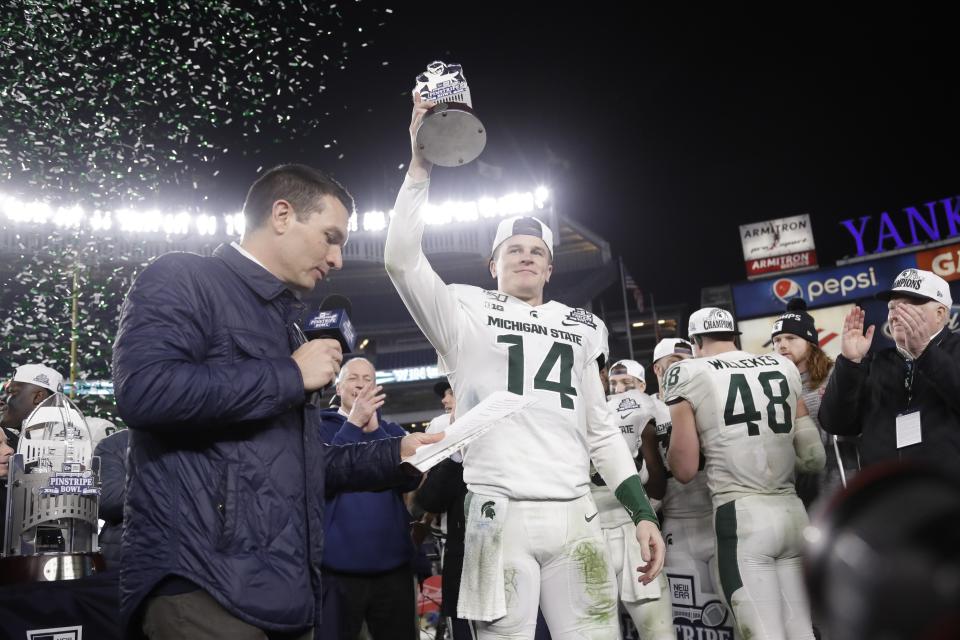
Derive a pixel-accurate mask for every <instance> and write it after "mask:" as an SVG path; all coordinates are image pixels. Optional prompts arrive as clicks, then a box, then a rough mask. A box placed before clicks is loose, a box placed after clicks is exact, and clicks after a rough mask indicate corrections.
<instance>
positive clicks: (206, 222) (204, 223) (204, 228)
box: [196, 214, 217, 236]
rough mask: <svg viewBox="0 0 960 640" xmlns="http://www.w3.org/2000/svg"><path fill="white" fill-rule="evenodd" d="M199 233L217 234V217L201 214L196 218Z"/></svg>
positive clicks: (204, 234)
mask: <svg viewBox="0 0 960 640" xmlns="http://www.w3.org/2000/svg"><path fill="white" fill-rule="evenodd" d="M196 228H197V233H199V234H200V235H202V236H213V235H216V234H217V217H216V216H208V215H202V214H201V215H199V216H197V219H196Z"/></svg>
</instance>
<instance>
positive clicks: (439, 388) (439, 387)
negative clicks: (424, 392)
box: [433, 378, 451, 398]
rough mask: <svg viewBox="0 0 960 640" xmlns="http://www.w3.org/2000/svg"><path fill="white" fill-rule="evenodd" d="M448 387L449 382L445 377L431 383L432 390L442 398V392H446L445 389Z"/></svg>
mask: <svg viewBox="0 0 960 640" xmlns="http://www.w3.org/2000/svg"><path fill="white" fill-rule="evenodd" d="M450 388H451V387H450V383H449V382H448V381H447V379H446V378H444V379H443V380H441V381H440V382H438V383H437V384H435V385H433V392H434V393H435V394H437V395H438V396H440V397H441V398H442V397H443V396H444V394H445V393H446V392H447V389H450Z"/></svg>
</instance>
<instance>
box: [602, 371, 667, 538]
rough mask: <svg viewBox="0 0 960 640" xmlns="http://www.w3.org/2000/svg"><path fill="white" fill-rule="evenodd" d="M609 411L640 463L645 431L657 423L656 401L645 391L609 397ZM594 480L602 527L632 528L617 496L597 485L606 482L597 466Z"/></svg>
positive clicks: (606, 488) (631, 451)
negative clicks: (648, 426) (641, 444)
mask: <svg viewBox="0 0 960 640" xmlns="http://www.w3.org/2000/svg"><path fill="white" fill-rule="evenodd" d="M607 407H609V409H610V411H611V413H612V414H613V419H614V421H615V423H616V425H617V427H618V428H619V429H620V435H621V436H623V439H624V441H626V443H627V449H629V450H630V455H631V456H633V458H634V459H636V458H637V456H639V455H640V435H641V434H642V433H643V428H644V427H645V426H647V423H649V422H650V421H651V420H653V411H654V407H653V401H652V400H651V398H650V396H648V395H647V394H645V393H643V392H642V391H639V390H637V389H631V390H629V391H625V392H623V393H615V394H613V395H612V396H609V397H608V398H607ZM590 476H591V478H593V481H592V482H591V483H590V491H591V493H593V501H594V502H595V503H596V505H597V510H598V511H599V512H600V526H601V527H603V528H604V529H610V528H613V527H620V526H623V525H625V524H630V523H631V522H632V521H631V519H630V514H628V513H627V511H626V509H624V508H623V505H621V504H620V502H619V501H618V500H617V498H616V496H614V495H613V491H611V490H610V487H608V486H607V485H606V483H604V484H602V485H600V484H597V480H601V481H602V479H600V478H597V476H596V470H595V469H594V468H593V465H591V466H590Z"/></svg>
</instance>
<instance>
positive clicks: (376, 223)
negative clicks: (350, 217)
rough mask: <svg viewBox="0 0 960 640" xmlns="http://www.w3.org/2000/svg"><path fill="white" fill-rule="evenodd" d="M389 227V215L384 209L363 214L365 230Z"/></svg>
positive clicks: (380, 229)
mask: <svg viewBox="0 0 960 640" xmlns="http://www.w3.org/2000/svg"><path fill="white" fill-rule="evenodd" d="M386 228H387V216H386V215H385V214H384V213H383V211H367V212H366V213H365V214H363V230H364V231H383V230H384V229H386Z"/></svg>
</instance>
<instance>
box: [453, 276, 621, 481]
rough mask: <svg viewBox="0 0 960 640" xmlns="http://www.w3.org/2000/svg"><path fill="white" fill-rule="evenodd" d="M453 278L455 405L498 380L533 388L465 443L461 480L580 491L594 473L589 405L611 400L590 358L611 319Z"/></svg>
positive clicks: (468, 402) (513, 387)
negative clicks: (501, 420) (520, 405)
mask: <svg viewBox="0 0 960 640" xmlns="http://www.w3.org/2000/svg"><path fill="white" fill-rule="evenodd" d="M448 288H449V289H450V290H452V291H453V293H454V295H455V297H456V300H457V302H458V305H457V306H458V307H459V308H458V310H457V313H456V314H455V315H454V316H453V317H450V318H448V321H449V322H455V323H457V324H458V325H459V327H458V328H459V331H458V332H457V334H458V339H459V344H458V345H457V347H456V348H455V349H452V350H451V352H450V353H448V354H445V355H443V356H442V357H441V358H440V367H441V369H442V370H443V372H445V373H447V375H448V378H449V380H450V385H451V386H452V387H453V389H454V392H455V393H456V396H457V411H458V412H459V411H461V410H462V411H468V410H469V409H470V408H471V407H473V406H474V405H476V404H477V403H478V402H480V400H482V399H483V398H485V397H487V396H488V395H490V394H491V393H493V392H494V391H500V390H505V391H509V392H511V393H516V394H519V395H524V396H534V397H536V398H537V403H536V404H535V405H533V406H531V407H530V408H528V409H526V410H524V411H522V412H520V413H517V414H514V416H513V417H511V418H510V419H509V424H506V425H504V426H502V427H498V428H497V429H496V430H494V431H491V432H490V434H489V435H487V436H485V437H483V438H481V439H480V440H477V441H476V442H474V443H471V444H470V445H469V446H468V447H467V450H466V452H465V454H464V481H465V482H466V483H467V484H468V485H469V486H470V488H471V490H473V491H475V492H477V493H481V494H486V495H503V496H506V497H509V498H512V499H515V500H545V499H546V500H551V499H552V500H571V499H573V498H576V497H579V496H582V495H583V494H584V493H586V492H587V490H588V484H589V478H590V459H589V456H588V455H587V452H588V450H589V443H588V440H587V429H586V425H587V420H588V416H587V412H588V410H589V409H590V408H591V405H592V406H593V408H594V410H596V409H598V408H600V409H605V408H606V400H605V398H604V394H603V386H602V384H601V382H600V378H599V373H598V368H597V365H595V364H594V361H595V360H596V358H597V356H598V355H600V354H601V353H604V351H605V350H606V341H607V329H606V326H605V325H604V324H603V322H602V321H601V320H600V319H599V318H597V317H596V316H594V315H593V314H592V313H590V312H588V311H584V310H583V309H573V308H571V307H568V306H566V305H564V304H562V303H559V302H555V301H551V302H547V303H545V304H542V305H540V306H537V307H532V306H530V305H529V304H527V303H525V302H523V301H521V300H518V299H516V298H514V297H513V296H510V295H507V294H505V293H502V292H499V291H487V290H484V289H480V288H478V287H473V286H469V285H449V286H448ZM611 426H612V427H613V429H612V430H611V431H613V430H616V426H615V425H611ZM616 437H617V438H620V435H619V430H616Z"/></svg>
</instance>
